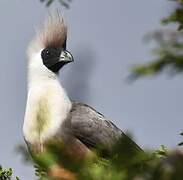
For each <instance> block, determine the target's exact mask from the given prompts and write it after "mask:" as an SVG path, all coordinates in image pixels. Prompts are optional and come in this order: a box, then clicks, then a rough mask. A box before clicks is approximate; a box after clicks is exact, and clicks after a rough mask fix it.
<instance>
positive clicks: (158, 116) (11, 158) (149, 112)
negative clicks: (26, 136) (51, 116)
mask: <svg viewBox="0 0 183 180" xmlns="http://www.w3.org/2000/svg"><path fill="white" fill-rule="evenodd" d="M170 7H171V3H170V2H168V1H166V0H153V1H147V0H140V1H133V2H132V1H122V0H115V1H112V0H100V1H98V0H73V2H72V4H71V7H70V9H69V10H67V9H65V8H63V7H61V6H60V5H59V4H58V3H56V4H55V5H53V6H52V7H51V8H46V7H45V6H44V5H43V4H41V3H40V2H39V1H38V0H31V1H24V0H14V1H11V2H10V1H7V0H1V1H0V22H1V25H0V81H1V88H0V100H1V101H0V115H1V120H0V137H1V143H0V164H2V165H3V166H4V167H12V168H13V169H14V171H15V174H16V175H17V176H19V177H21V178H22V179H26V180H32V179H35V177H34V171H33V168H32V167H31V166H30V165H27V164H24V163H23V162H22V157H21V155H20V154H17V153H16V152H15V147H16V146H17V145H18V144H24V140H23V135H22V126H23V119H24V111H25V105H26V95H27V89H26V83H27V82H26V75H27V74H26V71H27V69H26V67H27V58H26V48H27V45H28V43H29V41H30V40H31V38H32V37H33V35H34V33H35V29H36V28H37V27H39V25H40V24H41V23H42V22H43V21H44V19H45V17H46V16H47V15H48V13H49V11H53V10H55V9H59V11H60V12H62V14H63V16H64V18H65V20H66V22H67V25H68V42H67V45H68V50H69V51H70V52H72V54H73V56H74V59H75V62H74V63H72V64H69V65H68V66H65V67H64V69H63V70H62V72H60V80H61V83H62V85H63V86H64V88H65V89H66V91H67V93H68V96H69V97H70V98H71V99H73V100H77V101H81V102H84V103H86V104H88V105H90V106H92V107H94V108H95V109H96V110H97V111H99V112H101V113H102V114H104V115H105V116H106V117H107V118H109V119H111V120H112V121H113V122H114V123H115V124H116V125H117V126H118V127H120V128H121V129H122V130H124V131H125V132H131V134H132V135H133V137H134V139H135V140H136V142H137V143H138V144H139V145H140V146H141V147H142V148H159V147H160V145H161V144H164V145H166V146H168V147H175V146H176V145H177V144H178V143H179V142H180V141H181V137H180V136H179V133H180V132H181V131H182V129H183V121H182V117H183V111H182V107H183V101H182V90H183V84H182V75H177V76H175V77H173V78H170V77H168V76H167V75H166V74H162V75H160V76H156V77H153V78H142V79H140V80H138V81H135V82H133V83H127V81H126V78H127V76H128V75H129V73H130V67H131V66H132V65H133V64H138V63H142V62H148V60H151V59H153V57H154V56H153V55H152V53H151V49H152V47H153V46H154V45H153V44H148V43H145V42H144V41H143V38H144V36H145V35H146V34H147V33H148V32H151V31H153V30H156V29H161V28H162V26H161V25H160V23H159V21H160V19H161V18H162V17H165V16H166V15H167V14H168V13H169V12H170V10H171V8H170Z"/></svg>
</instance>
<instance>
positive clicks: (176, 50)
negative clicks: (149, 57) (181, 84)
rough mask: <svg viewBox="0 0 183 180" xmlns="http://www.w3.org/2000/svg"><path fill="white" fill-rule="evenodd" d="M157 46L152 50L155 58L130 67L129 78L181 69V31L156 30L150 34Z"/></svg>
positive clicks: (182, 57) (182, 60) (182, 52)
mask: <svg viewBox="0 0 183 180" xmlns="http://www.w3.org/2000/svg"><path fill="white" fill-rule="evenodd" d="M150 39H153V40H155V42H156V44H157V47H156V48H155V49H154V50H153V53H154V54H155V56H156V58H155V59H154V60H153V61H151V62H150V63H147V64H143V65H136V66H134V67H133V68H132V72H133V73H132V75H131V78H139V77H141V76H147V75H155V74H159V73H161V72H163V71H164V70H165V69H166V70H167V69H168V70H169V71H168V72H170V73H171V74H175V73H179V72H182V71H183V32H177V31H172V30H163V31H156V32H154V33H153V34H151V35H150Z"/></svg>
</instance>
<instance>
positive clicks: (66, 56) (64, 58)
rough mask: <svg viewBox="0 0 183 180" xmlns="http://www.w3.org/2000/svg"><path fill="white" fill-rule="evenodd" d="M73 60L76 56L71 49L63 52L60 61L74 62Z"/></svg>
mask: <svg viewBox="0 0 183 180" xmlns="http://www.w3.org/2000/svg"><path fill="white" fill-rule="evenodd" d="M73 61H74V58H73V56H72V54H71V53H70V52H69V51H67V50H64V51H62V52H61V55H60V58H59V62H64V63H70V62H73Z"/></svg>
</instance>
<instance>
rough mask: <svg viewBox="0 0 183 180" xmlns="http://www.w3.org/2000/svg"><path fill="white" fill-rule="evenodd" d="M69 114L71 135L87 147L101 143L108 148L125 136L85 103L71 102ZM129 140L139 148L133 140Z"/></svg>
mask: <svg viewBox="0 0 183 180" xmlns="http://www.w3.org/2000/svg"><path fill="white" fill-rule="evenodd" d="M70 115H71V131H72V133H73V135H74V136H75V137H76V138H78V139H79V140H80V141H81V142H82V143H83V144H85V145H86V146H87V147H88V148H90V147H97V146H98V145H102V146H104V147H106V148H107V149H110V148H111V147H112V146H113V145H114V144H115V143H116V142H117V141H118V140H119V139H120V138H121V137H127V136H126V135H125V134H124V133H123V131H122V130H120V129H119V128H118V127H117V126H115V125H114V124H113V123H112V122H111V121H110V120H107V119H106V118H105V117H104V116H103V115H102V114H100V113H99V112H97V111H96V110H94V109H93V108H91V107H90V106H88V105H86V104H82V103H77V102H73V103H72V109H71V113H70ZM131 142H132V143H131V144H132V145H133V146H134V147H135V148H136V149H138V150H141V148H140V147H138V145H136V143H135V142H133V141H132V140H131Z"/></svg>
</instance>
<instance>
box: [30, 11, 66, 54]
mask: <svg viewBox="0 0 183 180" xmlns="http://www.w3.org/2000/svg"><path fill="white" fill-rule="evenodd" d="M66 39H67V26H66V24H65V22H64V20H63V17H62V16H61V15H60V14H59V12H54V13H51V14H50V15H49V16H48V18H46V20H45V22H44V23H43V24H42V26H41V27H40V29H39V30H38V31H37V33H36V36H35V37H34V38H33V40H32V41H31V42H30V44H29V47H28V55H32V54H33V53H35V52H36V53H37V52H39V51H40V50H42V49H44V48H47V47H63V46H64V44H65V43H66Z"/></svg>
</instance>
